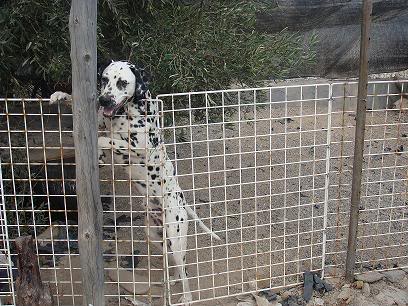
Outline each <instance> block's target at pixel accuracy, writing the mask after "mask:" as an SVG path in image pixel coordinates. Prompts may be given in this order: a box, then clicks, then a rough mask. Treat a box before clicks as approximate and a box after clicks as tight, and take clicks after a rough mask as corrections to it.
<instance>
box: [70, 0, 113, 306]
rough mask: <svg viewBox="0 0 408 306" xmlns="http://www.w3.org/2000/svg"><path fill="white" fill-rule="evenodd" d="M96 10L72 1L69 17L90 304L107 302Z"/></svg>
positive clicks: (92, 3)
mask: <svg viewBox="0 0 408 306" xmlns="http://www.w3.org/2000/svg"><path fill="white" fill-rule="evenodd" d="M96 12H97V0H88V1H83V0H73V1H72V4H71V14H70V18H69V31H70V38H71V62H72V101H73V111H72V114H73V128H74V129H73V136H74V143H75V161H76V186H77V199H78V215H79V216H78V243H79V253H80V261H81V269H82V281H83V305H85V306H103V305H105V301H104V288H103V285H104V271H103V258H102V248H101V245H102V204H101V198H100V189H99V165H98V135H97V130H98V128H97V127H98V125H97V112H96V109H97V108H96V95H97V89H96V60H97V57H96V20H97V17H96V16H97V14H96Z"/></svg>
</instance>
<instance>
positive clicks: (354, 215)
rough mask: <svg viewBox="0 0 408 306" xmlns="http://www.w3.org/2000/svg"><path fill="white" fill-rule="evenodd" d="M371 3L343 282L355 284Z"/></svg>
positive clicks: (363, 44) (366, 13)
mask: <svg viewBox="0 0 408 306" xmlns="http://www.w3.org/2000/svg"><path fill="white" fill-rule="evenodd" d="M372 8H373V3H372V0H364V2H363V10H362V15H363V22H362V24H361V39H360V71H359V81H358V94H357V113H356V133H355V140H354V161H353V180H352V189H351V207H350V222H349V234H348V245H347V259H346V281H348V282H353V281H354V266H355V261H356V247H357V231H358V220H359V208H360V194H361V179H362V169H363V153H364V132H365V123H366V109H367V85H368V49H369V41H370V26H371V12H372Z"/></svg>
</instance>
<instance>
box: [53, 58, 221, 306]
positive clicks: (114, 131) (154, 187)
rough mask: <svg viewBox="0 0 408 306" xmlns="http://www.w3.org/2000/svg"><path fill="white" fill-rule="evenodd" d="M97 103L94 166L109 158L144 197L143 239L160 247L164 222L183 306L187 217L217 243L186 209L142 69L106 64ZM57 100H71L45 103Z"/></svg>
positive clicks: (185, 297) (60, 94)
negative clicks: (145, 196) (96, 146)
mask: <svg viewBox="0 0 408 306" xmlns="http://www.w3.org/2000/svg"><path fill="white" fill-rule="evenodd" d="M98 100H99V105H100V111H99V114H100V115H99V116H98V119H99V129H100V130H103V131H106V134H105V135H102V136H100V137H99V138H98V151H99V163H100V165H103V164H107V163H111V158H112V155H113V159H114V162H115V164H121V165H123V167H124V168H125V169H126V170H127V171H128V172H129V175H130V177H131V178H132V180H133V181H135V187H136V189H137V190H138V192H139V193H141V194H143V195H148V196H149V197H148V198H149V202H148V203H147V206H148V207H147V211H148V213H147V216H146V218H145V224H146V227H145V229H146V236H147V237H148V240H149V241H151V242H153V244H154V245H156V246H158V247H159V248H160V249H162V247H163V242H162V241H163V217H164V218H165V219H166V227H165V228H164V230H165V231H166V238H167V246H168V248H169V255H170V256H169V260H170V261H172V263H173V264H174V265H175V266H176V272H177V273H176V276H175V278H176V279H177V280H181V282H182V285H183V296H182V297H181V300H180V302H181V303H183V304H185V305H189V302H190V301H191V300H192V295H191V292H190V288H189V284H188V280H187V275H186V268H185V263H186V257H185V255H186V249H187V230H188V217H190V218H192V219H194V220H195V221H197V222H198V224H199V226H200V227H201V228H202V229H203V230H204V231H205V232H206V233H208V234H210V235H211V236H212V237H213V238H214V239H216V240H221V239H220V237H219V236H217V235H216V234H215V233H213V232H212V231H211V230H210V229H209V228H208V227H207V226H206V225H205V224H204V223H203V222H202V221H201V220H200V219H199V217H198V216H197V214H196V213H195V212H194V210H192V209H191V208H190V207H189V206H187V205H186V199H185V197H184V195H183V191H182V189H181V188H180V186H179V183H178V181H177V177H176V175H175V174H176V173H175V169H174V167H173V164H172V162H171V161H170V159H169V158H168V156H167V154H166V149H165V146H164V142H163V139H162V137H161V133H160V129H159V127H160V121H159V120H160V118H159V101H158V100H154V99H151V95H150V92H149V90H148V82H147V79H146V75H145V73H144V71H143V70H142V69H138V68H136V67H135V66H134V65H133V64H131V63H129V62H125V61H115V62H112V63H110V65H109V66H107V67H106V68H105V70H104V71H103V73H102V76H101V82H100V95H99V98H98ZM57 101H63V102H65V103H68V104H70V103H71V96H70V95H68V94H66V93H63V92H55V93H54V94H52V95H51V98H50V103H56V102H57ZM164 208H165V209H164Z"/></svg>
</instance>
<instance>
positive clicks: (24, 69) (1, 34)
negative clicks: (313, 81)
mask: <svg viewBox="0 0 408 306" xmlns="http://www.w3.org/2000/svg"><path fill="white" fill-rule="evenodd" d="M50 2H51V3H50ZM263 2H264V1H243V0H228V1H227V0H216V1H198V0H197V1H176V0H173V1H172V0H160V1H159V0H157V1H156V0H142V1H130V0H101V1H99V6H98V56H99V58H100V59H116V60H119V59H128V58H129V56H130V59H131V60H132V61H133V62H135V63H137V64H139V65H142V66H145V67H146V68H147V70H148V71H150V73H151V74H152V76H153V80H152V82H151V86H152V92H153V94H154V95H155V94H159V93H165V92H180V91H195V90H211V89H224V88H228V87H230V85H231V84H238V83H243V84H246V85H255V84H256V83H257V82H258V81H262V80H265V79H270V78H283V77H285V76H287V75H288V74H289V72H291V71H292V72H293V71H296V69H297V68H298V67H300V66H303V65H308V64H310V63H312V62H313V60H314V51H313V47H314V44H315V43H316V41H314V40H313V39H314V38H312V39H310V40H309V41H307V42H305V41H304V39H303V37H301V36H300V35H298V34H294V33H289V32H287V31H282V32H281V33H278V34H275V35H266V34H264V33H260V32H258V31H257V30H256V13H257V12H258V11H259V10H263V9H264V8H265V4H264V3H263ZM69 9H70V1H67V0H52V1H50V0H35V1H32V0H30V1H28V0H4V1H3V2H2V4H0V28H2V29H3V30H2V31H0V54H1V55H2V62H1V63H0V79H2V80H7V81H6V82H2V84H0V95H4V94H5V88H4V84H6V83H7V84H9V82H10V81H11V80H13V79H16V80H18V79H21V78H23V77H24V79H25V80H27V79H28V80H31V82H32V84H33V83H34V82H36V80H45V81H46V82H47V83H48V84H49V85H50V87H53V85H54V84H55V83H59V82H64V83H66V82H68V81H69V79H70V73H71V67H70V57H69V52H70V45H69V31H68V17H69ZM19 83H23V84H27V82H19ZM29 83H30V82H29ZM13 84H14V85H12V88H13V91H14V94H18V93H19V92H25V91H24V90H23V89H22V88H20V87H18V86H17V82H14V83H13ZM2 85H3V88H2V87H1V86H2ZM27 86H30V84H27Z"/></svg>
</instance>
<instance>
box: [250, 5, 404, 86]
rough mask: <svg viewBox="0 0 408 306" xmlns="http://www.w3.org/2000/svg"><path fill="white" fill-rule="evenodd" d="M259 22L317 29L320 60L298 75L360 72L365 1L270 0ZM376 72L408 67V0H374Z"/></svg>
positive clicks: (273, 27)
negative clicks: (362, 19)
mask: <svg viewBox="0 0 408 306" xmlns="http://www.w3.org/2000/svg"><path fill="white" fill-rule="evenodd" d="M265 2H266V3H268V4H270V5H271V6H272V8H271V9H269V10H268V11H264V12H262V13H259V14H258V16H257V19H258V28H259V29H260V30H263V31H267V32H269V33H276V32H279V31H281V30H282V29H284V28H288V29H289V30H290V31H300V32H302V33H304V35H305V37H309V36H310V35H312V33H315V34H317V37H318V41H319V42H318V44H317V61H316V65H314V66H313V67H312V68H310V67H309V68H308V69H307V70H306V69H305V71H299V72H298V73H299V75H293V76H294V77H296V76H321V77H330V78H338V77H353V76H357V74H358V58H359V38H360V20H361V18H360V17H361V6H362V1H358V0H268V1H265ZM372 20H373V23H372V32H371V47H370V73H380V72H392V71H399V70H405V69H407V68H408V1H407V0H388V1H387V0H374V1H373V19H372Z"/></svg>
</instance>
